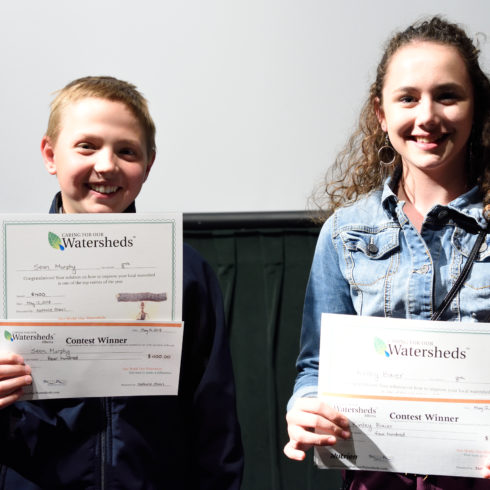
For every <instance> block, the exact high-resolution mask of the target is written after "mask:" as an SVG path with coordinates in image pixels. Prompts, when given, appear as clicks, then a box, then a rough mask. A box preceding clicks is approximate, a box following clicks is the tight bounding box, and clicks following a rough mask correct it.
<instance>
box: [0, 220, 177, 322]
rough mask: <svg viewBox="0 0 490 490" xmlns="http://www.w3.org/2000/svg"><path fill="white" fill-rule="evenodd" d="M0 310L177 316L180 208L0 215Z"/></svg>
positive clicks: (9, 313) (49, 315)
mask: <svg viewBox="0 0 490 490" xmlns="http://www.w3.org/2000/svg"><path fill="white" fill-rule="evenodd" d="M0 225H1V226H0V239H1V242H0V243H1V251H2V255H3V256H2V260H1V263H0V275H1V278H2V281H0V287H1V296H0V299H1V301H0V317H1V318H9V319H12V318H16V319H38V320H39V319H60V320H82V319H92V320H93V319H99V320H101V319H119V318H120V319H124V320H131V319H134V320H136V319H137V320H170V321H179V320H181V317H182V215H181V214H178V213H168V214H52V215H22V214H19V215H0Z"/></svg>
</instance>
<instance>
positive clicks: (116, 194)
mask: <svg viewBox="0 0 490 490" xmlns="http://www.w3.org/2000/svg"><path fill="white" fill-rule="evenodd" d="M60 127H61V130H60V132H59V134H58V138H57V140H56V141H55V142H52V141H50V140H49V138H47V137H46V136H45V137H44V138H43V140H42V142H41V152H42V154H43V158H44V163H45V165H46V168H47V169H48V172H49V173H50V174H52V175H56V176H57V177H58V182H59V185H60V188H61V195H62V198H63V210H64V212H65V213H121V212H123V211H124V210H125V209H126V208H127V207H128V206H129V205H130V204H131V203H132V202H133V201H134V200H135V198H136V196H137V195H138V194H139V192H140V190H141V186H142V185H143V183H144V182H145V180H146V178H147V177H148V173H149V172H150V169H151V166H152V164H153V160H154V158H155V155H154V154H152V155H148V154H147V149H146V144H145V135H144V133H143V129H142V127H141V125H140V123H139V121H138V120H137V119H136V117H135V116H134V115H133V113H132V112H131V111H130V110H129V109H128V108H127V107H126V105H125V104H124V103H122V102H118V101H111V100H107V99H99V98H95V97H88V98H85V99H81V100H79V101H77V102H73V103H71V104H69V105H68V106H67V107H65V108H64V109H63V113H62V115H61V124H60Z"/></svg>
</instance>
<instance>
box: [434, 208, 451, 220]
mask: <svg viewBox="0 0 490 490" xmlns="http://www.w3.org/2000/svg"><path fill="white" fill-rule="evenodd" d="M448 214H449V212H448V210H447V209H443V210H442V211H439V214H438V215H437V219H438V220H440V221H444V220H445V219H446V218H447V215H448Z"/></svg>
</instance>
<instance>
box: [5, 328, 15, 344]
mask: <svg viewBox="0 0 490 490" xmlns="http://www.w3.org/2000/svg"><path fill="white" fill-rule="evenodd" d="M3 335H4V337H5V338H6V339H7V340H10V342H13V341H14V338H13V337H12V334H11V333H10V332H9V331H8V330H4V332H3Z"/></svg>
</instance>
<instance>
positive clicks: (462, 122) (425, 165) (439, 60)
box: [376, 42, 474, 178]
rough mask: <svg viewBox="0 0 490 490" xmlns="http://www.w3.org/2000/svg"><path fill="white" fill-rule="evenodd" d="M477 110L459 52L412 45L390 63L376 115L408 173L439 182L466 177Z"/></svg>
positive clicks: (425, 44) (431, 45) (436, 45)
mask: <svg viewBox="0 0 490 490" xmlns="http://www.w3.org/2000/svg"><path fill="white" fill-rule="evenodd" d="M473 104H474V96H473V87H472V84H471V81H470V77H469V75H468V70H467V69H466V65H465V63H464V61H463V58H462V57H461V55H460V54H459V52H458V51H457V49H456V48H454V47H452V46H449V45H445V44H440V43H435V42H414V43H411V44H407V45H405V46H403V47H401V48H400V49H399V50H398V51H397V52H395V54H394V55H393V57H392V58H391V61H390V62H389V64H388V68H387V72H386V77H385V82H384V86H383V91H382V102H381V104H380V103H379V101H378V103H377V106H376V112H377V115H378V119H379V122H380V124H381V127H382V129H383V131H387V132H388V135H389V138H390V140H391V143H392V145H393V147H394V148H395V150H396V151H397V152H398V153H399V154H400V155H401V158H402V162H403V166H404V169H405V171H407V170H414V171H418V170H420V171H422V172H424V173H428V174H431V175H432V176H433V177H435V178H437V175H442V174H441V172H452V173H453V174H454V175H461V172H464V165H465V161H466V147H467V143H468V139H469V136H470V132H471V127H472V124H473Z"/></svg>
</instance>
